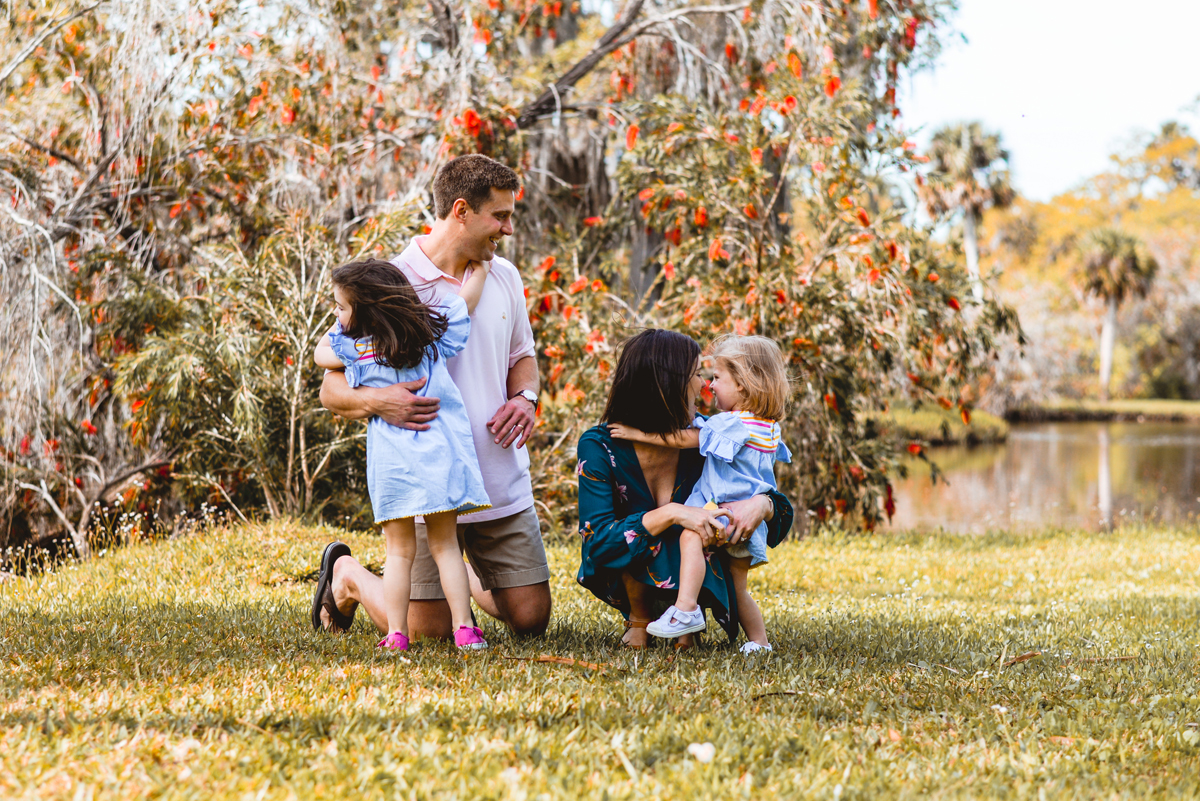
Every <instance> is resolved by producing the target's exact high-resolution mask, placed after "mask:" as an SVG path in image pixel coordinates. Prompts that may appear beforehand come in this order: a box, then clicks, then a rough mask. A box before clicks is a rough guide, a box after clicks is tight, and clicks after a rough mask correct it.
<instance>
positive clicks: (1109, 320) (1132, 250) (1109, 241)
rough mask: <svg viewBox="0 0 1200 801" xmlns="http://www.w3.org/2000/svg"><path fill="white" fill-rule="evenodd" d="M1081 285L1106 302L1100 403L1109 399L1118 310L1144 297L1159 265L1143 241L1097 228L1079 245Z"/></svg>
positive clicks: (1101, 345) (1101, 343) (1107, 229)
mask: <svg viewBox="0 0 1200 801" xmlns="http://www.w3.org/2000/svg"><path fill="white" fill-rule="evenodd" d="M1079 251H1080V256H1081V259H1082V261H1081V264H1080V270H1079V279H1080V284H1081V285H1082V286H1083V291H1084V293H1085V294H1087V295H1093V296H1095V297H1098V298H1100V299H1102V300H1103V301H1104V302H1105V306H1106V309H1105V314H1104V327H1103V328H1102V329H1101V330H1100V400H1104V401H1106V400H1108V384H1109V380H1110V379H1111V378H1112V362H1113V340H1114V338H1115V337H1116V327H1117V307H1118V306H1120V305H1121V304H1122V303H1124V302H1125V299H1126V298H1128V297H1130V296H1131V295H1136V296H1137V297H1140V298H1144V297H1146V293H1147V292H1148V291H1149V290H1150V284H1151V283H1152V282H1153V281H1154V275H1155V273H1157V272H1158V262H1157V261H1155V260H1154V257H1153V256H1151V255H1150V254H1149V253H1147V252H1146V249H1145V247H1143V245H1142V242H1141V240H1139V239H1138V238H1137V237H1135V236H1131V235H1129V234H1126V233H1123V232H1121V231H1117V230H1115V229H1113V228H1097V229H1095V230H1094V231H1091V232H1090V233H1088V234H1087V235H1086V236H1085V237H1084V238H1083V240H1082V241H1081V242H1080V246H1079Z"/></svg>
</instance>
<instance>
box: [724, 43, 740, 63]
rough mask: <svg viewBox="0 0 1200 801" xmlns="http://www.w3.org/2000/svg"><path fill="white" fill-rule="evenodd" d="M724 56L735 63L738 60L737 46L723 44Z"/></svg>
mask: <svg viewBox="0 0 1200 801" xmlns="http://www.w3.org/2000/svg"><path fill="white" fill-rule="evenodd" d="M725 58H727V59H729V60H730V61H731V62H733V63H735V64H736V63H737V60H738V52H737V48H736V47H734V46H733V45H731V44H727V45H725Z"/></svg>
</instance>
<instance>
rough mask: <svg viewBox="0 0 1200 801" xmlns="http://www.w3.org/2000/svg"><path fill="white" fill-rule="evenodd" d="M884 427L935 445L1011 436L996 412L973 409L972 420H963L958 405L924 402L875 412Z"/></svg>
mask: <svg viewBox="0 0 1200 801" xmlns="http://www.w3.org/2000/svg"><path fill="white" fill-rule="evenodd" d="M870 416H872V417H874V418H875V419H876V420H877V421H879V424H880V426H881V427H882V428H884V429H885V430H888V431H891V432H893V433H895V434H896V435H897V436H899V437H901V438H902V439H909V440H919V441H922V442H927V443H929V444H931V445H954V444H976V443H982V442H1003V441H1004V440H1005V439H1006V438H1007V437H1008V423H1006V422H1005V421H1004V420H1002V419H1001V418H999V417H996V416H995V415H994V414H988V413H987V412H983V411H974V412H971V423H970V425H967V424H965V423H963V421H962V417H961V416H960V414H959V411H958V409H953V410H949V411H948V410H946V409H943V408H941V407H940V406H922V407H920V408H919V409H916V410H913V409H909V408H905V407H903V406H899V405H897V406H893V407H892V408H891V409H890V410H889V411H887V412H886V413H885V412H879V413H874V414H872V415H870Z"/></svg>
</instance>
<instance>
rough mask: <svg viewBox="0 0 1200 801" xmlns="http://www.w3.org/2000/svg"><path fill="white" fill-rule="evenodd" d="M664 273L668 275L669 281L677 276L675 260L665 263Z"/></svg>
mask: <svg viewBox="0 0 1200 801" xmlns="http://www.w3.org/2000/svg"><path fill="white" fill-rule="evenodd" d="M663 275H665V276H666V277H667V280H668V281H670V280H671V279H672V278H674V277H675V264H674V263H673V262H667V263H666V264H664V265H663Z"/></svg>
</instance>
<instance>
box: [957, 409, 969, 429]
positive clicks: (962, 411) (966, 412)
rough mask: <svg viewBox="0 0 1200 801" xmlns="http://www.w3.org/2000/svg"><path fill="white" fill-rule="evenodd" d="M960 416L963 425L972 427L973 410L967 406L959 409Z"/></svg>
mask: <svg viewBox="0 0 1200 801" xmlns="http://www.w3.org/2000/svg"><path fill="white" fill-rule="evenodd" d="M959 415H960V416H961V417H962V421H963V425H965V426H969V425H971V410H970V409H968V408H967V407H966V406H963V407H961V408H960V409H959Z"/></svg>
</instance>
